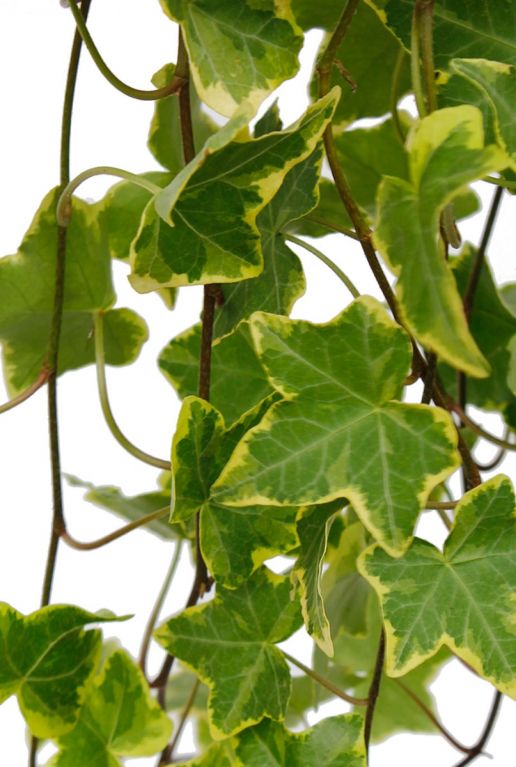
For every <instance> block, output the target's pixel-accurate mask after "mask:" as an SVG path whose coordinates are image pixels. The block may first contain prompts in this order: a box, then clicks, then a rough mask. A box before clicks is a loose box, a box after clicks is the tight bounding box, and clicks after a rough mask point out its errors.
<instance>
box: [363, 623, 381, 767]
mask: <svg viewBox="0 0 516 767" xmlns="http://www.w3.org/2000/svg"><path fill="white" fill-rule="evenodd" d="M384 660H385V631H384V630H383V626H382V630H381V631H380V639H379V641H378V650H377V652H376V662H375V666H374V672H373V678H372V680H371V684H370V686H369V693H368V695H367V699H368V703H367V708H366V712H365V722H364V744H365V750H366V758H367V755H368V753H369V742H370V740H371V730H372V727H373V718H374V711H375V708H376V701H377V700H378V695H379V694H380V684H381V681H382V673H383V663H384Z"/></svg>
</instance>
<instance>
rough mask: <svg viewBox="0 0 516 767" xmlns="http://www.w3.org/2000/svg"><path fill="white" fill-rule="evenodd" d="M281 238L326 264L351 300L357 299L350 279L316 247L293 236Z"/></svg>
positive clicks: (355, 289)
mask: <svg viewBox="0 0 516 767" xmlns="http://www.w3.org/2000/svg"><path fill="white" fill-rule="evenodd" d="M283 236H284V238H285V239H286V240H287V241H288V242H293V243H294V245H299V246H300V247H301V248H304V249H305V250H307V251H308V252H309V253H312V255H314V256H316V258H318V259H319V261H322V262H323V264H326V266H327V267H328V268H329V269H331V270H332V272H333V273H334V274H335V275H337V277H338V278H339V280H341V281H342V282H343V283H344V285H345V286H346V287H347V289H348V290H349V292H350V293H351V295H352V296H353V298H358V297H359V296H360V293H359V292H358V290H357V288H356V287H355V285H354V284H353V282H352V281H351V280H350V278H349V277H348V276H347V274H344V272H343V271H342V269H340V268H339V267H338V266H337V264H334V263H333V261H332V260H331V259H329V258H328V256H325V255H324V253H322V252H321V251H320V250H318V249H317V248H316V247H314V246H313V245H310V243H308V242H305V240H301V239H300V238H299V237H296V236H295V235H293V234H283Z"/></svg>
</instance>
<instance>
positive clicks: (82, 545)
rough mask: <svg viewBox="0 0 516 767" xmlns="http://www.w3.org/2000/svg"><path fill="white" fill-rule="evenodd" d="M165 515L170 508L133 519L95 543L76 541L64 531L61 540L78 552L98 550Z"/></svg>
mask: <svg viewBox="0 0 516 767" xmlns="http://www.w3.org/2000/svg"><path fill="white" fill-rule="evenodd" d="M167 514H170V506H167V507H166V508H164V509H158V510H157V511H152V512H151V513H150V514H146V515H145V516H143V517H140V518H139V519H135V520H133V521H132V522H129V524H127V525H124V526H123V527H120V528H119V529H118V530H114V531H113V532H112V533H109V534H108V535H104V536H102V538H97V540H95V541H87V542H83V541H78V540H77V539H76V538H74V537H73V536H71V535H70V534H69V533H68V532H67V531H66V530H65V531H64V532H63V533H61V538H62V540H63V541H64V542H65V543H66V544H68V546H70V548H72V549H77V550H78V551H92V550H93V549H100V548H102V546H107V545H108V543H112V542H113V541H116V540H118V538H122V537H123V536H124V535H127V534H128V533H131V532H132V531H133V530H137V529H138V528H139V527H142V526H143V525H146V524H147V523H148V522H154V520H155V519H162V518H163V517H165V516H166V515H167Z"/></svg>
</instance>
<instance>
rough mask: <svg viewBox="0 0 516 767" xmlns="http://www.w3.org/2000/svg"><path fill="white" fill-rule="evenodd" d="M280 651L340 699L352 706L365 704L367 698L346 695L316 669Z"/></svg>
mask: <svg viewBox="0 0 516 767" xmlns="http://www.w3.org/2000/svg"><path fill="white" fill-rule="evenodd" d="M282 653H283V655H284V657H285V658H286V659H287V660H288V661H289V662H290V663H292V665H294V666H297V668H299V669H301V671H303V672H304V673H305V674H306V675H307V676H309V677H310V678H311V679H313V680H314V681H315V682H317V684H320V685H321V687H324V688H325V689H326V690H329V691H330V692H332V693H333V694H334V695H335V696H336V697H337V698H341V700H345V701H346V703H351V704H352V705H353V706H367V703H368V699H367V698H355V697H353V695H348V694H347V693H346V692H344V691H343V690H341V689H339V688H338V687H337V686H336V685H334V684H333V682H330V680H329V679H325V678H324V677H323V676H320V674H318V673H317V671H314V670H313V668H309V667H308V666H305V664H304V663H301V661H300V660H297V658H294V657H292V655H289V653H288V652H285V650H282Z"/></svg>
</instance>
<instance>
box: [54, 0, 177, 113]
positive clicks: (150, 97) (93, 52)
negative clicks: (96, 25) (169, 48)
mask: <svg viewBox="0 0 516 767" xmlns="http://www.w3.org/2000/svg"><path fill="white" fill-rule="evenodd" d="M68 2H69V5H70V10H71V11H72V14H73V17H74V19H75V23H76V25H77V31H78V33H79V34H80V36H81V38H82V40H83V42H84V44H85V46H86V48H87V49H88V52H89V54H90V56H91V58H92V59H93V61H94V62H95V64H96V65H97V68H98V69H99V71H100V72H101V73H102V74H103V75H104V77H105V78H106V80H108V82H110V83H111V85H112V86H113V87H114V88H116V89H117V90H118V91H121V93H124V94H125V95H126V96H130V97H131V98H133V99H139V100H140V101H157V100H158V99H162V98H165V97H166V96H171V95H172V94H173V93H177V92H178V91H180V90H181V88H182V87H183V85H184V80H183V79H182V78H181V77H180V76H179V74H178V73H177V72H176V74H175V75H174V77H173V78H172V80H171V81H170V82H169V83H168V84H167V85H165V86H164V87H163V88H157V89H155V90H154V89H153V90H142V89H140V88H133V87H132V86H131V85H127V83H124V82H123V80H120V79H119V78H118V77H117V76H116V75H115V74H114V73H113V72H112V71H111V69H110V68H109V67H108V65H107V64H106V62H105V61H104V59H103V58H102V56H101V55H100V52H99V50H98V48H97V46H96V45H95V43H94V42H93V38H92V36H91V35H90V33H89V31H88V27H87V26H86V24H85V20H84V19H83V17H82V15H81V12H80V10H79V7H78V5H77V2H76V0H68Z"/></svg>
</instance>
